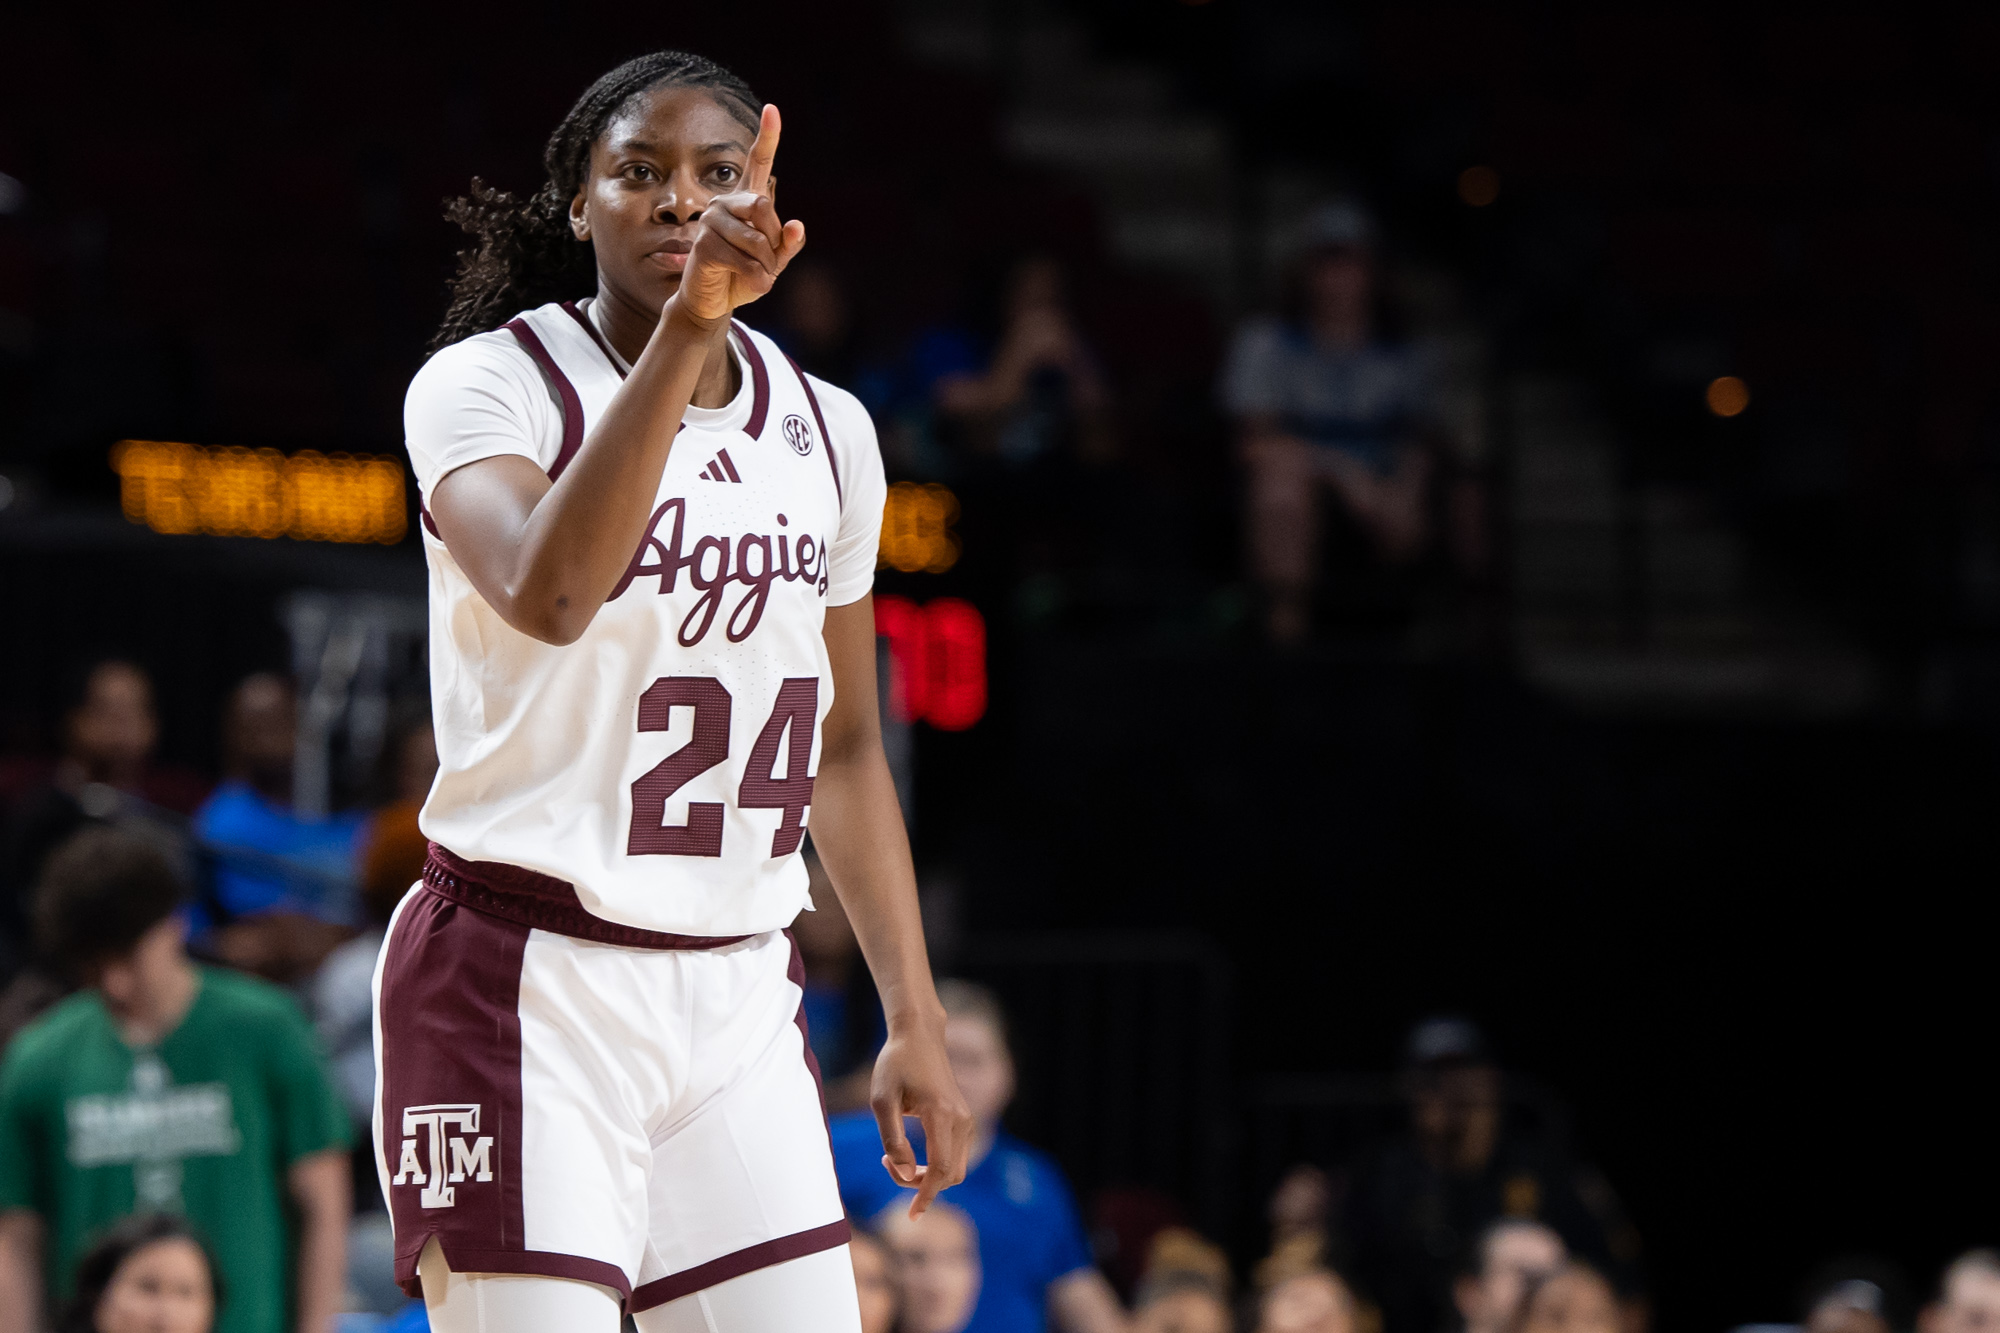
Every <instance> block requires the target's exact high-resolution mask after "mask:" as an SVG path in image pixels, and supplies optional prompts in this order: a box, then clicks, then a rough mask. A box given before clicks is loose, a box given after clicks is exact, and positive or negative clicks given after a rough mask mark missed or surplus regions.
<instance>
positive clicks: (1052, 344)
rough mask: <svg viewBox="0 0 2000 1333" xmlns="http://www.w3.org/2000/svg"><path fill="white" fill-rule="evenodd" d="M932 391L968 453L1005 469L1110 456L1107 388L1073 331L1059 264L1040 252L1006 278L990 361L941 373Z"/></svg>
mask: <svg viewBox="0 0 2000 1333" xmlns="http://www.w3.org/2000/svg"><path fill="white" fill-rule="evenodd" d="M935 393H936V402H937V407H938V410H939V411H940V412H942V413H944V414H945V415H946V416H947V417H950V418H952V419H954V420H955V421H956V422H957V423H958V424H959V426H960V428H961V432H962V434H963V437H964V440H965V442H966V444H967V445H968V446H969V447H970V449H971V450H972V451H973V452H975V453H980V454H990V455H993V456H995V457H997V458H999V459H1000V460H1001V462H1003V463H1005V464H1007V465H1008V466H1012V467H1022V466H1026V465H1027V464H1030V463H1033V462H1035V461H1037V460H1038V459H1044V458H1053V457H1056V456H1057V455H1063V454H1066V455H1068V456H1070V457H1072V458H1074V459H1076V460H1078V461H1082V462H1088V463H1103V462H1107V461H1109V459H1110V457H1111V454H1112V451H1113V441H1112V435H1111V421H1110V406H1111V393H1110V389H1109V388H1108V387H1107V386H1106V384H1105V381H1104V375H1103V372H1102V371H1101V370H1100V369H1099V368H1098V365H1097V359H1096V357H1095V356H1094V355H1093V354H1092V353H1091V351H1090V348H1089V345H1088V344H1087V343H1085V341H1084V339H1083V335H1082V334H1081V333H1080V332H1078V330H1077V327H1076V320H1075V317H1074V316H1073V315H1072V314H1071V312H1070V303H1069V294H1068V291H1067V289H1066V284H1065V282H1064V280H1063V271H1062V266H1061V265H1060V264H1058V263H1056V261H1055V260H1053V259H1050V258H1047V257H1046V256H1032V257H1030V258H1027V259H1024V260H1022V261H1021V262H1020V263H1019V264H1017V265H1016V266H1015V268H1014V271H1013V273H1012V274H1011V275H1010V276H1009V278H1008V282H1007V292H1006V298H1005V304H1004V308H1003V310H1002V313H1001V328H1000V338H999V341H998V343H997V344H996V346H995V347H994V350H993V354H992V356H991V357H989V358H987V359H986V360H985V364H984V365H983V366H980V367H977V368H975V367H972V366H967V367H965V368H963V369H954V370H951V371H949V372H947V373H945V374H943V375H941V376H940V377H939V378H938V379H937V381H936V390H935Z"/></svg>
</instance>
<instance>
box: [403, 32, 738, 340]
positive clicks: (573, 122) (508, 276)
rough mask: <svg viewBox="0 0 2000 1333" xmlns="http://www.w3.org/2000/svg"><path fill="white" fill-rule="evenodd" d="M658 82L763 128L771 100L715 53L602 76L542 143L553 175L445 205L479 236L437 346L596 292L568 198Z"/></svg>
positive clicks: (475, 189) (656, 56)
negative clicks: (595, 148) (519, 190)
mask: <svg viewBox="0 0 2000 1333" xmlns="http://www.w3.org/2000/svg"><path fill="white" fill-rule="evenodd" d="M655 88H702V89H706V90H707V91H709V92H711V93H713V94H714V96H715V100H716V101H717V102H718V103H720V104H721V106H722V108H723V110H725V111H727V112H729V114H730V115H732V116H735V117H736V118H737V119H738V120H741V121H742V122H743V123H744V124H745V125H746V126H748V127H750V128H751V129H753V130H754V129H756V128H757V122H758V117H759V116H760V115H761V113H762V111H763V105H764V104H763V103H762V102H760V101H758V100H757V95H756V94H755V93H753V92H751V91H750V85H749V84H747V83H745V82H744V81H743V80H742V79H740V78H738V77H737V76H736V75H734V74H732V73H730V72H729V71H728V70H726V69H724V68H723V67H722V66H720V65H718V64H716V63H715V62H714V61H713V60H707V59H704V58H703V57H701V56H697V55H689V54H688V53H687V52H685V51H655V52H653V53H652V54H651V55H643V56H639V57H637V58H635V59H632V60H628V61H626V62H625V63H624V64H622V65H620V66H619V67H618V68H617V69H614V70H612V71H611V72H610V73H609V74H606V75H605V76H604V77H602V78H600V79H599V80H598V81H597V82H596V83H593V84H591V85H590V87H589V88H587V89H586V90H585V91H584V94H583V96H582V97H579V98H577V100H576V105H575V106H573V107H571V108H570V109H569V114H568V115H566V116H564V117H563V118H562V123H561V124H560V125H557V126H556V131H555V133H554V134H552V135H550V136H549V143H548V147H546V148H544V149H543V150H542V165H543V167H544V168H545V169H546V170H547V172H548V179H547V180H546V181H545V182H544V183H543V185H542V188H541V189H539V190H537V191H536V192H535V193H534V194H533V195H531V196H530V197H528V198H527V199H525V200H524V199H519V198H517V197H515V196H514V195H512V194H510V193H508V192H507V191H505V190H498V189H495V188H493V187H492V186H490V185H488V184H486V182H484V181H482V180H480V179H479V178H478V177H477V176H475V177H473V179H472V190H471V193H470V194H467V195H465V196H462V197H460V198H458V199H453V200H450V201H449V202H447V203H446V204H445V209H444V216H445V220H446V221H448V222H455V223H457V224H458V225H459V226H460V227H461V228H463V229H464V230H465V232H466V233H467V234H468V235H470V236H472V237H473V239H474V242H475V243H474V244H473V245H472V247H471V248H469V249H465V250H461V251H459V255H458V274H457V276H456V277H454V278H453V279H452V283H451V305H450V306H449V307H448V308H447V309H446V310H445V316H444V323H443V325H441V326H440V327H439V329H438V331H437V335H436V336H435V337H433V338H432V339H431V350H432V351H436V350H437V349H438V348H440V347H447V346H449V345H451V344H452V343H455V342H458V341H459V340H460V339H463V338H469V337H471V336H472V335H473V334H475V333H484V332H486V331H487V330H488V329H495V328H498V327H500V325H501V324H503V323H505V322H506V321H507V319H508V318H509V317H511V316H512V315H513V314H514V313H515V312H516V311H519V310H525V309H529V308H532V307H534V306H538V305H542V304H544V303H546V302H549V301H555V300H561V299H563V298H565V297H572V296H580V295H583V294H584V293H586V292H587V291H589V289H590V286H591V282H592V279H593V277H594V276H595V273H596V267H595V265H594V263H593V262H592V258H591V252H590V246H589V244H588V243H587V242H582V241H578V240H577V239H576V233H574V232H573V231H571V230H570V225H569V204H570V200H572V199H574V198H575V197H576V193H577V191H578V190H580V189H582V188H583V183H584V177H585V175H586V174H587V173H588V172H589V170H590V149H591V146H592V145H593V144H595V143H596V142H597V140H598V136H600V135H602V134H603V133H604V127H605V126H606V125H608V124H610V123H611V119H612V117H614V116H616V115H617V114H618V113H619V112H620V111H622V110H624V109H625V107H626V106H627V105H628V104H629V103H630V102H631V101H632V99H633V98H635V97H638V96H639V95H640V94H642V93H647V92H651V91H652V90H653V89H655Z"/></svg>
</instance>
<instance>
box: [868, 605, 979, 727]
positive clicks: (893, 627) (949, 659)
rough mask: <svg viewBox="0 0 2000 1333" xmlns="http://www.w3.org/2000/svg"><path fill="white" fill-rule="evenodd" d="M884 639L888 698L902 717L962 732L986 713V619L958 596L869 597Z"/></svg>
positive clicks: (876, 628)
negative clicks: (919, 601) (927, 598)
mask: <svg viewBox="0 0 2000 1333" xmlns="http://www.w3.org/2000/svg"><path fill="white" fill-rule="evenodd" d="M875 632H876V633H877V634H880V635H882V636H883V637H884V638H886V639H888V640H889V667H890V670H889V700H890V702H891V703H892V704H893V705H894V706H895V708H896V710H897V711H898V712H900V713H901V714H902V715H903V717H905V718H907V719H908V720H909V721H912V722H928V723H930V724H931V725H932V726H934V727H936V728H937V729H938V730H939V731H964V730H965V729H966V728H967V727H969V726H971V725H972V724H973V723H975V722H977V721H978V720H979V719H980V718H982V717H984V716H985V715H986V621H985V620H984V619H983V618H982V617H981V616H980V614H979V608H978V607H976V606H974V605H973V604H972V603H971V602H968V601H966V600H964V599H963V598H959V597H938V598H934V599H933V600H931V601H929V602H925V603H923V604H922V605H919V604H917V603H916V602H913V601H911V600H910V599H909V598H907V597H894V596H878V597H877V598H876V599H875Z"/></svg>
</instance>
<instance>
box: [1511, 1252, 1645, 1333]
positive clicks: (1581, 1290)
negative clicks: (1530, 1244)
mask: <svg viewBox="0 0 2000 1333" xmlns="http://www.w3.org/2000/svg"><path fill="white" fill-rule="evenodd" d="M1618 1329H1619V1317H1618V1296H1617V1293H1616V1292H1614V1291H1612V1289H1611V1284H1610V1283H1609V1282H1607V1281H1606V1280H1605V1279H1604V1275H1603V1274H1602V1273H1599V1272H1598V1271H1597V1270H1596V1269H1595V1268H1592V1267H1591V1266H1590V1265H1589V1264H1584V1263H1578V1262H1576V1261H1574V1260H1572V1261H1570V1262H1569V1263H1566V1264H1564V1265H1563V1266H1562V1267H1561V1268H1558V1269H1557V1270H1556V1271H1555V1272H1553V1273H1551V1274H1549V1275H1548V1276H1547V1277H1545V1278H1543V1279H1542V1280H1541V1281H1540V1282H1538V1283H1536V1284H1535V1285H1533V1286H1531V1287H1529V1288H1528V1290H1527V1292H1526V1293H1525V1294H1524V1295H1523V1297H1522V1299H1521V1308H1520V1310H1519V1312H1517V1313H1516V1314H1515V1316H1514V1321H1513V1325H1512V1328H1511V1333H1618Z"/></svg>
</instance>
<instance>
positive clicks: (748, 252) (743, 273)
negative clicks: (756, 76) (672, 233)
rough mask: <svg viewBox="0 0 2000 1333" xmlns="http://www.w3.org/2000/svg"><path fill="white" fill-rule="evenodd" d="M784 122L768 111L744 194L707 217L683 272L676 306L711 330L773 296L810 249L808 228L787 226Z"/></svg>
mask: <svg viewBox="0 0 2000 1333" xmlns="http://www.w3.org/2000/svg"><path fill="white" fill-rule="evenodd" d="M781 128H782V122H781V120H780V118H779V116H778V108H777V107H775V106H766V107H765V108H764V112H763V116H762V118H761V120H760V121H759V123H758V127H757V139H756V142H754V143H753V144H751V145H750V161H749V165H748V169H747V170H746V171H745V172H744V174H743V188H742V189H740V190H736V191H733V192H731V193H729V194H724V195H718V196H716V197H715V198H714V199H712V200H710V201H709V204H708V206H707V207H706V208H704V209H703V210H702V212H701V230H700V231H699V232H698V233H696V235H695V241H694V249H693V250H692V251H691V252H690V253H689V255H688V262H687V267H686V269H684V270H683V271H682V275H681V281H680V288H679V290H678V291H677V292H676V293H675V295H674V297H673V300H674V301H676V302H678V303H679V304H680V306H681V308H682V310H683V311H685V312H686V313H687V314H689V315H692V316H693V317H694V318H696V319H698V320H700V321H702V322H703V323H706V324H715V323H721V322H726V321H727V320H728V319H729V317H730V315H731V313H732V312H734V311H735V310H736V308H737V307H738V306H744V305H748V304H749V303H750V302H752V301H754V300H756V299H757V298H758V297H760V296H763V295H764V294H765V293H766V292H769V291H770V290H771V285H772V284H773V283H774V282H776V281H777V279H778V275H779V274H780V273H783V272H784V271H785V265H787V264H789V263H791V262H792V260H793V259H794V258H796V257H797V255H798V253H799V251H800V250H802V249H804V248H805V243H806V227H805V223H803V222H800V221H798V220H797V219H794V220H792V221H790V222H781V221H779V219H778V209H777V203H776V200H777V178H776V177H774V176H773V175H772V174H771V165H772V163H773V162H774V161H775V160H776V158H777V155H778V135H779V131H780V129H781Z"/></svg>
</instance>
